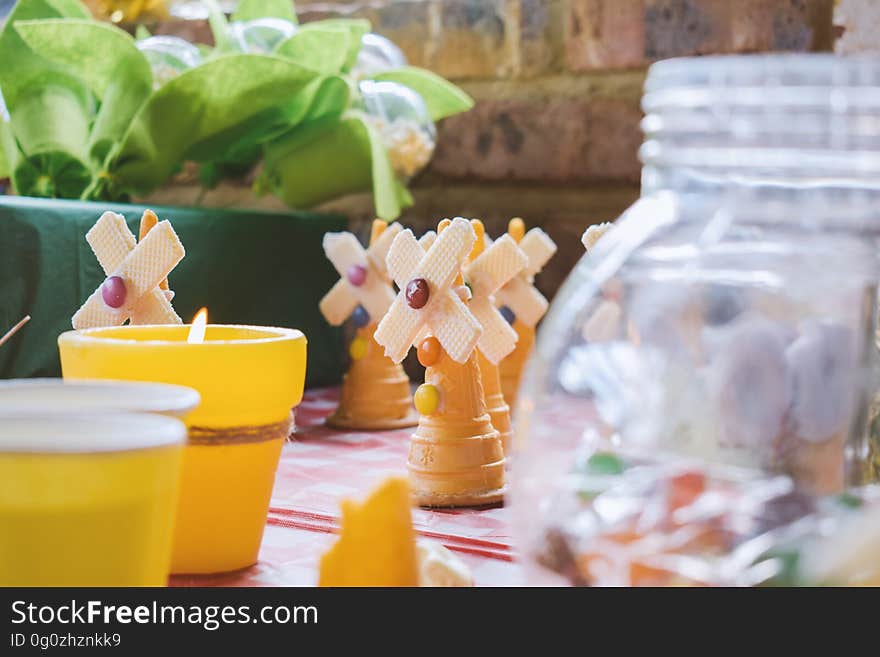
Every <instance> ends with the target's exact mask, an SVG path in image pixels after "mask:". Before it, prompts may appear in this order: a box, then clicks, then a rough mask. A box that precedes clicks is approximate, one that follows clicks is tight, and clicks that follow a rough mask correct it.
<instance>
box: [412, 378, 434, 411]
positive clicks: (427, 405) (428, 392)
mask: <svg viewBox="0 0 880 657" xmlns="http://www.w3.org/2000/svg"><path fill="white" fill-rule="evenodd" d="M413 403H414V404H415V405H416V410H417V411H418V412H419V413H421V414H422V415H432V414H434V413H435V412H437V408H438V407H439V406H440V391H439V390H438V389H437V386H433V385H431V384H430V383H423V384H422V385H420V386H419V387H418V389H416V394H415V395H413Z"/></svg>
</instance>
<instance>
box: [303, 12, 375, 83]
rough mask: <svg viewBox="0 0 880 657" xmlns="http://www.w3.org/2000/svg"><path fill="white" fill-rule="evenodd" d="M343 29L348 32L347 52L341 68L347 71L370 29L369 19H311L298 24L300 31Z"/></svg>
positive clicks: (355, 59) (353, 62) (354, 60)
mask: <svg viewBox="0 0 880 657" xmlns="http://www.w3.org/2000/svg"><path fill="white" fill-rule="evenodd" d="M328 28H329V29H344V30H346V31H347V32H348V34H349V40H348V52H347V53H346V56H345V66H344V67H343V70H345V71H348V70H350V69H351V67H352V66H354V64H355V62H356V61H357V56H358V53H359V52H360V51H361V39H363V38H364V35H365V34H366V33H367V32H369V31H370V29H371V25H370V21H368V20H366V19H364V18H328V19H326V20H323V21H313V22H311V23H305V24H303V25H301V26H300V31H301V32H303V31H307V30H326V29H328Z"/></svg>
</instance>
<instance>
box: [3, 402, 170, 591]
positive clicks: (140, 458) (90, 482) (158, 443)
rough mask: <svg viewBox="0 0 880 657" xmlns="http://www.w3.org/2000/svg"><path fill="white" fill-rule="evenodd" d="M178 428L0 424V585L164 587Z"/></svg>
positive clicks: (49, 419)
mask: <svg viewBox="0 0 880 657" xmlns="http://www.w3.org/2000/svg"><path fill="white" fill-rule="evenodd" d="M185 439H186V426H185V425H184V424H183V423H182V422H181V421H180V420H176V419H174V418H170V417H163V416H160V415H146V414H136V413H115V414H107V415H95V414H92V415H78V416H63V415H60V414H56V415H52V414H48V415H47V416H45V417H36V416H31V417H18V418H0V585H2V586H164V585H165V584H166V583H167V579H168V574H169V570H170V561H171V541H172V534H173V524H174V511H175V505H176V502H177V493H178V484H179V480H180V465H181V456H182V452H183V444H184V442H185Z"/></svg>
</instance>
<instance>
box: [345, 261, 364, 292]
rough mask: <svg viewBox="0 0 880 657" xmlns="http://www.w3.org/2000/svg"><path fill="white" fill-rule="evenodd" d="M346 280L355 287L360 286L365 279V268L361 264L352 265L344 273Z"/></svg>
mask: <svg viewBox="0 0 880 657" xmlns="http://www.w3.org/2000/svg"><path fill="white" fill-rule="evenodd" d="M345 276H346V278H348V282H349V283H351V284H352V285H354V286H355V287H360V286H361V285H363V284H364V283H365V282H366V280H367V268H366V267H364V266H363V265H352V266H351V267H349V268H348V271H347V272H346V273H345Z"/></svg>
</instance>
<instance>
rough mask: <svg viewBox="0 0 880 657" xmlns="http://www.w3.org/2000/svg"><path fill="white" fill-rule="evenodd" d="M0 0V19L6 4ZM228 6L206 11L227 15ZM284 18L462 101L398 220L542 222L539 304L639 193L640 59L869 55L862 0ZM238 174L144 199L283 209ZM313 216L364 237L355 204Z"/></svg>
mask: <svg viewBox="0 0 880 657" xmlns="http://www.w3.org/2000/svg"><path fill="white" fill-rule="evenodd" d="M12 4H13V3H12V1H11V0H0V16H3V15H4V14H5V13H6V12H8V11H9V9H10V8H11V6H12ZM87 4H89V6H90V8H91V9H92V11H93V12H94V13H95V14H96V15H103V16H105V17H106V18H107V19H108V20H114V21H116V22H120V23H121V24H122V25H123V26H125V27H128V28H130V29H131V30H132V31H133V30H134V25H135V23H137V24H143V25H145V26H146V27H147V28H148V29H149V30H150V31H151V32H152V33H153V34H169V35H176V36H181V37H183V38H185V39H187V40H190V41H194V42H201V43H211V41H212V38H211V31H210V29H209V27H208V21H207V18H206V16H207V11H206V10H205V7H204V5H202V4H201V3H200V2H199V1H198V0H186V1H177V2H175V1H172V2H170V4H167V5H166V4H165V3H164V2H163V0H137V2H132V1H131V0H122V1H114V0H88V2H87ZM234 5H235V3H234V0H232V1H230V2H225V3H221V6H222V7H223V9H224V10H227V11H229V10H231V9H232V8H234ZM296 9H297V12H298V14H299V17H300V20H301V21H303V22H308V21H312V20H319V19H325V18H332V17H363V18H367V19H369V20H370V21H371V23H372V25H373V30H374V31H375V32H378V33H379V34H382V35H384V36H387V37H388V38H390V39H391V40H392V41H394V42H395V43H396V44H398V45H399V46H400V48H401V49H402V50H403V51H404V53H405V54H406V57H407V59H408V60H409V62H410V63H411V64H413V65H415V66H423V67H425V68H428V69H431V70H433V71H434V72H436V73H438V74H439V75H442V76H444V77H446V78H448V79H450V80H452V81H454V82H455V83H456V84H458V85H459V86H460V87H462V88H463V89H464V90H465V91H467V92H468V93H469V94H471V95H472V96H473V97H474V98H475V99H476V101H477V105H476V107H475V108H474V109H473V110H471V111H470V112H466V113H464V114H460V115H458V116H454V117H452V118H449V119H447V120H445V121H442V122H441V123H440V125H439V126H438V132H439V134H438V139H437V151H436V153H435V154H434V157H433V160H432V161H431V163H430V164H429V166H428V167H427V168H426V170H424V171H423V172H422V173H420V174H419V175H418V176H417V178H416V179H415V180H414V181H413V184H412V189H413V192H414V196H415V200H416V203H415V205H414V206H413V207H412V208H410V209H408V210H406V211H405V213H404V214H403V216H402V217H401V220H402V221H403V222H404V223H405V224H407V225H411V226H413V227H414V228H416V229H418V230H421V229H425V228H427V227H429V226H433V225H435V224H436V222H437V220H438V219H439V218H441V217H445V216H453V215H463V216H471V217H479V218H481V219H483V220H484V221H485V222H486V224H487V227H488V229H489V232H490V234H497V233H500V232H501V231H502V230H504V227H505V226H506V223H507V221H508V220H509V219H510V218H511V217H513V216H522V217H523V218H524V219H525V220H526V222H527V224H528V225H538V226H542V227H543V228H544V229H545V230H546V231H547V232H548V233H550V235H551V236H552V237H553V238H554V239H555V240H556V242H557V244H559V247H560V248H559V253H558V255H557V256H556V257H555V258H554V259H553V260H552V261H551V263H550V264H549V266H548V268H547V270H545V272H544V273H543V274H542V276H541V277H540V278H539V286H540V287H541V288H542V291H543V292H544V293H545V294H547V295H548V296H550V297H552V295H553V294H554V293H555V291H556V290H557V289H558V287H559V284H560V283H561V282H562V280H563V279H564V278H565V277H566V276H567V274H568V272H569V271H570V270H571V268H572V266H573V265H574V263H575V262H576V261H577V259H578V258H579V257H580V256H581V255H582V253H583V248H582V246H581V244H580V241H579V237H580V235H581V233H583V231H584V228H585V227H586V226H587V225H589V224H593V223H598V222H602V221H608V220H611V219H613V218H615V217H616V216H617V215H618V214H619V213H620V212H621V211H622V210H623V209H624V208H626V207H627V206H628V205H630V204H631V203H632V202H633V200H634V199H635V198H637V196H638V194H639V169H640V165H639V161H638V147H639V144H640V143H641V140H642V136H641V133H640V130H639V121H640V120H641V118H642V113H641V110H640V107H639V99H640V95H641V89H642V84H643V82H644V76H645V71H646V68H647V66H648V65H649V64H650V63H651V62H654V61H656V60H659V59H665V58H669V57H679V56H687V55H708V54H718V53H747V52H771V51H791V52H808V51H832V50H836V51H838V52H840V53H842V54H853V53H859V52H866V51H871V50H877V49H880V3H878V2H873V1H872V0H840V1H839V2H835V1H834V0H738V1H736V2H729V1H728V0H360V1H358V0H354V1H352V0H347V1H346V0H320V1H317V0H300V1H299V2H297V3H296ZM252 182H253V181H252V180H250V179H243V180H241V181H240V184H239V183H237V182H225V183H223V184H221V185H220V186H219V187H217V188H216V189H213V190H210V191H208V192H205V190H204V189H203V188H202V187H201V186H200V185H199V184H198V181H197V180H196V177H195V174H194V172H191V171H186V170H184V172H182V173H181V174H179V175H178V176H176V178H175V179H174V180H173V182H172V184H170V185H167V186H166V187H164V188H163V189H161V190H159V191H158V192H157V193H155V194H153V195H152V196H151V197H149V198H147V199H138V200H142V201H144V202H147V203H157V204H158V203H160V204H168V205H181V206H192V205H202V206H210V207H244V208H262V209H271V210H286V209H287V208H286V206H284V204H283V203H282V202H281V201H279V200H278V199H276V198H274V197H273V196H264V197H261V198H256V197H255V196H254V195H253V194H252V193H251V188H250V185H251V183H252ZM319 209H321V210H329V211H338V212H341V213H342V214H345V215H346V216H347V217H349V220H350V224H351V228H352V229H353V230H355V231H357V232H359V233H360V234H361V236H362V237H364V238H365V237H366V236H367V233H368V230H369V223H370V222H371V221H372V219H373V217H374V209H373V201H372V198H371V195H369V194H363V195H356V196H350V197H347V198H344V199H341V200H338V201H334V202H332V203H330V204H327V205H325V206H323V207H321V208H319Z"/></svg>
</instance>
